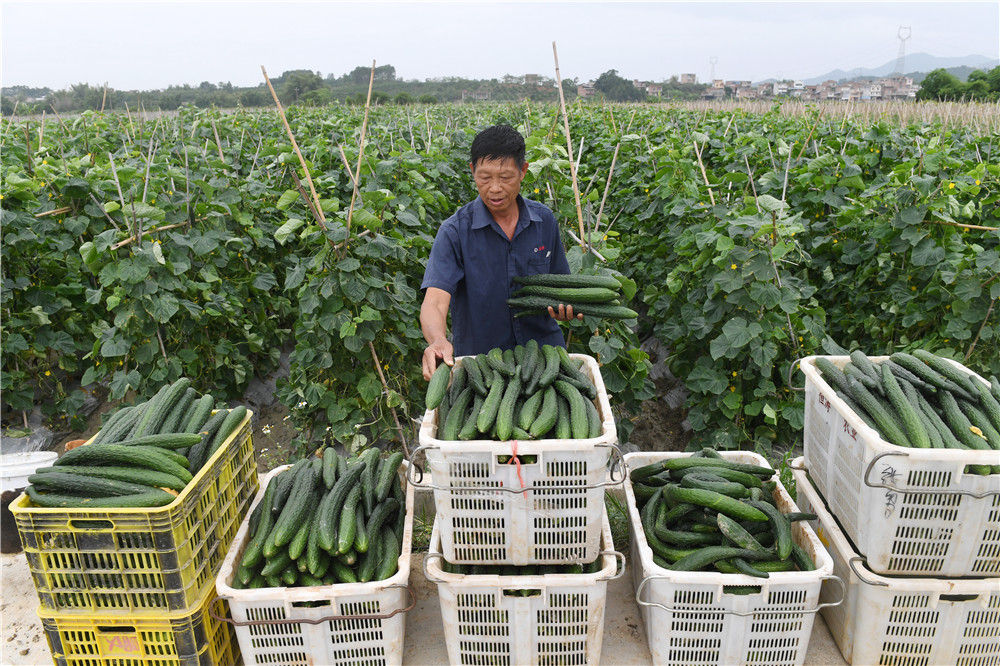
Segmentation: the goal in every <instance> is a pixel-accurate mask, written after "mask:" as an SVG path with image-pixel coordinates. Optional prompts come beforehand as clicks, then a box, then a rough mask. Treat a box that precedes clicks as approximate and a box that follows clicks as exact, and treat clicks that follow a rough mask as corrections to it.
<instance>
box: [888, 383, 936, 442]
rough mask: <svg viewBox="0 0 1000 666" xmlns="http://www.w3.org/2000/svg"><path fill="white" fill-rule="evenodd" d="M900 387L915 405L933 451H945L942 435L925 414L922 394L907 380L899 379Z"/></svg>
mask: <svg viewBox="0 0 1000 666" xmlns="http://www.w3.org/2000/svg"><path fill="white" fill-rule="evenodd" d="M897 380H898V381H899V385H900V387H902V389H903V395H905V396H906V399H907V400H908V401H909V403H910V404H911V405H914V409H915V411H916V413H917V418H919V419H920V425H921V426H923V428H924V431H925V432H926V433H927V438H928V439H929V440H930V444H931V448H932V449H943V448H945V444H944V440H943V439H942V438H941V433H940V432H939V431H938V429H937V428H936V427H935V425H934V423H933V422H932V421H931V419H930V418H929V417H928V416H927V414H926V413H925V412H924V408H923V406H922V404H921V402H920V401H921V397H920V393H918V392H917V389H915V388H913V385H912V384H910V382H908V381H906V380H905V379H898V378H897Z"/></svg>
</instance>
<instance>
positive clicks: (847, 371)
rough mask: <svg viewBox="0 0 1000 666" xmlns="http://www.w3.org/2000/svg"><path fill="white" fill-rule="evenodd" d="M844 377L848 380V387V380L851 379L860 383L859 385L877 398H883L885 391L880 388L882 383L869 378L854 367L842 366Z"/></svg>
mask: <svg viewBox="0 0 1000 666" xmlns="http://www.w3.org/2000/svg"><path fill="white" fill-rule="evenodd" d="M844 376H845V377H847V378H848V386H850V379H851V378H853V379H855V380H857V381H859V382H861V385H862V386H864V387H865V388H866V389H868V390H869V391H871V392H872V393H873V394H874V393H877V394H878V395H879V396H882V397H885V389H884V388H883V387H882V382H881V381H880V380H878V379H875V378H874V377H872V376H870V375H869V374H868V373H866V372H864V371H863V370H861V369H860V368H859V367H857V366H856V365H846V366H844Z"/></svg>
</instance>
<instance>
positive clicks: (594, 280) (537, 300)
mask: <svg viewBox="0 0 1000 666" xmlns="http://www.w3.org/2000/svg"><path fill="white" fill-rule="evenodd" d="M514 282H516V283H518V284H520V285H522V286H521V288H520V289H518V290H517V291H515V292H514V294H513V297H512V298H508V299H507V305H511V306H513V307H516V308H518V309H519V310H521V311H520V312H519V313H517V314H516V315H514V316H515V317H523V316H526V315H532V314H538V313H539V312H547V311H548V308H549V307H552V308H553V309H554V310H556V311H558V309H559V305H560V304H564V305H572V306H573V314H574V315H577V314H581V313H583V314H585V315H593V316H595V317H601V318H603V319H635V318H636V317H638V316H639V315H638V313H637V312H636V311H635V310H631V309H629V308H627V307H625V306H624V305H622V302H621V295H622V294H621V283H620V282H619V281H618V280H617V279H616V278H614V277H611V276H610V275H565V274H559V273H540V274H537V275H518V276H515V277H514Z"/></svg>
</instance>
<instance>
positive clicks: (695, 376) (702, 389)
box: [684, 356, 729, 395]
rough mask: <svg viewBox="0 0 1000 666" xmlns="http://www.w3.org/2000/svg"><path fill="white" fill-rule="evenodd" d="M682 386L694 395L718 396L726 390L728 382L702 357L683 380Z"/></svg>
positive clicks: (720, 372) (718, 369)
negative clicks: (709, 394) (710, 394)
mask: <svg viewBox="0 0 1000 666" xmlns="http://www.w3.org/2000/svg"><path fill="white" fill-rule="evenodd" d="M684 385H685V386H687V388H688V389H689V390H691V391H693V392H695V393H712V394H715V395H718V394H720V393H722V392H723V391H725V390H726V387H727V386H728V385H729V382H728V381H727V380H726V376H725V374H724V373H723V371H722V370H721V369H720V368H718V367H716V366H715V365H714V364H713V363H712V362H711V361H709V360H708V359H707V358H705V357H704V356H702V357H701V358H699V359H698V362H697V363H696V364H695V367H694V368H693V369H692V370H691V372H689V373H688V375H687V377H685V378H684Z"/></svg>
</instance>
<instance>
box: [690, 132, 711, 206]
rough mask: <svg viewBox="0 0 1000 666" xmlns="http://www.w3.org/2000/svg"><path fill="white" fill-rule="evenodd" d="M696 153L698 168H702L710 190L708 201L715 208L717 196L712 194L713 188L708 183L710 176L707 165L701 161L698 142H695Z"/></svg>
mask: <svg viewBox="0 0 1000 666" xmlns="http://www.w3.org/2000/svg"><path fill="white" fill-rule="evenodd" d="M694 152H695V154H696V155H697V156H698V166H699V167H701V177H702V178H704V179H705V187H707V188H708V199H709V201H711V202H712V205H713V206H715V195H714V194H712V186H711V185H709V183H708V174H707V173H705V163H704V162H702V161H701V150H699V149H698V142H697V141H695V142H694Z"/></svg>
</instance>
